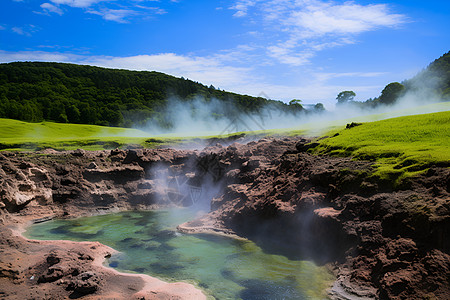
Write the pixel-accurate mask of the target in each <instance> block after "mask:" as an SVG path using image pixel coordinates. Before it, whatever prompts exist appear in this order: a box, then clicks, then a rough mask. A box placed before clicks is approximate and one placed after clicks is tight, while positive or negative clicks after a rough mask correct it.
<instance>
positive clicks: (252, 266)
mask: <svg viewBox="0 0 450 300" xmlns="http://www.w3.org/2000/svg"><path fill="white" fill-rule="evenodd" d="M194 217H195V213H194V212H192V211H190V210H189V209H176V210H170V211H166V210H160V211H132V212H121V213H116V214H109V215H100V216H93V217H83V218H78V219H73V220H53V221H49V222H45V223H41V224H35V225H33V226H31V227H30V228H29V229H28V230H27V232H26V233H25V236H26V237H28V238H31V239H40V240H61V239H66V240H73V241H99V242H101V243H103V244H105V245H108V246H110V247H112V248H114V249H116V250H118V251H120V253H119V254H115V255H113V256H112V257H111V258H109V259H108V260H107V261H106V262H105V264H106V265H108V266H110V267H112V268H115V269H118V270H120V271H123V272H135V273H144V274H148V275H150V276H154V277H157V278H160V279H162V280H165V281H169V282H174V281H186V282H189V283H193V284H194V285H196V286H197V287H199V288H200V289H202V290H203V291H204V292H205V293H206V294H208V295H210V296H212V297H214V298H215V299H258V300H261V299H271V300H273V299H323V298H325V292H324V291H325V289H326V288H327V287H328V286H329V285H330V283H331V282H332V281H333V276H332V275H331V274H330V273H329V272H328V271H327V269H326V268H325V267H319V266H317V265H315V264H314V263H313V262H310V261H303V260H291V259H288V258H287V257H285V256H281V255H274V254H270V253H264V252H263V250H262V249H261V248H260V247H258V246H257V245H256V244H255V243H253V242H252V241H247V240H237V239H233V238H228V237H224V236H217V235H209V234H194V235H191V234H181V233H179V232H177V231H176V226H177V225H179V224H181V223H184V222H186V221H189V220H192V219H193V218H194Z"/></svg>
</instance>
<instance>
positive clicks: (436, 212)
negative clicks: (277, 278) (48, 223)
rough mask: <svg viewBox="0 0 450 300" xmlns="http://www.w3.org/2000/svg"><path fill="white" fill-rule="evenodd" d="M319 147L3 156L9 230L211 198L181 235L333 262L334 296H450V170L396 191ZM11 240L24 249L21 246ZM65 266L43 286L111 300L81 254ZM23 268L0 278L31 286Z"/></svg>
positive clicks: (0, 185) (43, 274)
mask: <svg viewBox="0 0 450 300" xmlns="http://www.w3.org/2000/svg"><path fill="white" fill-rule="evenodd" d="M313 146H314V145H312V144H310V143H309V141H308V140H306V139H301V138H279V139H267V138H264V139H261V140H259V141H253V142H249V143H247V144H239V143H234V144H231V145H229V146H227V147H225V146H223V145H220V144H215V145H212V146H209V147H206V148H204V149H203V150H196V151H190V150H189V151H188V150H174V149H158V150H149V149H139V150H127V151H124V150H119V149H116V150H112V151H97V152H88V151H83V150H77V151H68V152H61V153H55V152H52V151H43V152H41V153H26V154H25V153H3V154H0V162H1V168H0V214H1V215H0V220H3V222H4V223H5V224H8V225H11V224H14V222H24V220H31V219H33V220H35V221H37V222H40V220H45V219H46V218H53V217H73V216H78V215H81V214H92V213H96V212H99V211H103V210H123V209H148V208H155V207H158V206H168V205H192V204H193V203H195V195H196V193H197V194H199V193H202V197H203V198H208V199H211V202H210V208H211V211H210V213H208V214H207V215H205V216H203V217H201V218H199V219H197V220H194V221H192V222H189V223H186V224H182V225H180V226H179V229H180V230H181V231H185V232H189V233H195V232H214V233H222V234H235V235H238V236H241V237H245V238H250V239H252V240H254V241H255V242H256V243H258V244H259V245H260V246H261V247H263V248H264V250H265V251H269V252H272V253H280V254H283V255H286V256H288V257H292V258H295V259H304V258H307V259H312V260H315V261H316V262H317V263H319V264H327V265H328V266H330V268H333V270H334V273H335V274H336V278H337V280H336V282H335V283H334V285H333V287H331V288H330V290H329V295H330V297H331V298H336V299H346V298H348V299H353V298H358V299H424V298H429V299H433V298H437V299H445V298H448V297H449V296H450V277H449V276H448V274H450V256H449V253H450V243H449V241H448V239H447V238H446V237H447V236H449V233H450V211H449V210H450V205H449V201H450V170H449V169H444V168H439V167H433V168H430V169H429V171H427V173H425V174H422V175H420V176H418V177H416V178H412V179H409V180H408V181H406V182H405V183H404V184H403V185H402V186H401V188H399V189H397V190H393V189H392V186H390V185H388V184H386V183H385V182H380V181H377V179H376V177H373V176H371V174H372V172H373V167H372V164H371V163H370V162H362V161H353V160H351V159H346V158H331V157H320V156H312V155H310V154H308V149H309V148H311V147H313ZM2 239H7V240H8V241H9V242H7V243H6V244H7V245H9V246H5V249H6V248H7V247H10V248H14V246H13V245H14V243H15V242H14V241H15V239H14V238H11V236H9V237H8V236H3V237H2ZM14 255H17V254H14ZM14 255H12V257H14ZM86 255H87V256H84V257H89V255H91V254H89V253H86ZM55 257H57V258H59V261H57V259H56V258H55ZM55 257H53V256H47V257H46V258H45V257H42V258H41V263H40V264H39V265H36V267H35V269H36V270H37V269H38V270H40V271H39V274H37V273H36V275H35V276H37V277H35V278H36V280H37V281H40V282H39V284H51V285H52V288H55V289H57V286H58V284H57V283H58V282H60V281H61V280H63V281H64V284H63V286H64V291H65V293H67V292H70V293H74V295H80V296H82V295H90V294H92V295H99V294H102V293H103V292H104V291H105V289H104V285H103V284H104V282H105V280H104V279H102V276H99V275H98V274H97V273H95V272H94V273H89V271H90V270H88V269H80V270H79V271H78V273H76V272H75V273H73V272H72V271H71V270H72V269H71V266H73V265H77V264H78V263H75V261H76V260H74V257H76V255H75V256H73V257H72V258H71V260H70V262H68V261H67V260H65V259H63V256H62V254H57V255H56V256H55ZM91 257H93V256H92V255H91ZM85 262H87V263H88V264H89V259H86V260H83V261H82V262H80V263H81V264H84V263H85ZM92 263H93V262H90V264H92ZM20 270H21V268H20V267H19V266H17V265H15V264H12V265H6V264H3V265H2V266H1V268H0V278H8V280H10V281H12V282H15V281H17V280H19V281H20V280H21V279H20V278H25V277H23V275H21V274H22V273H21V271H20ZM2 276H3V277H2ZM21 276H22V277H21ZM19 281H17V282H19ZM54 285H56V286H55V287H53V286H54ZM142 295H144V296H145V295H147V296H148V295H151V294H148V293H146V292H143V294H142Z"/></svg>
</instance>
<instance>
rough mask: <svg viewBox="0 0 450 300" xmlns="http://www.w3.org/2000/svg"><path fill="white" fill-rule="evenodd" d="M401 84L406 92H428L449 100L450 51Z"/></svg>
mask: <svg viewBox="0 0 450 300" xmlns="http://www.w3.org/2000/svg"><path fill="white" fill-rule="evenodd" d="M403 84H404V85H405V87H406V89H407V90H414V89H416V90H425V91H430V92H433V93H435V94H436V95H437V96H440V97H442V98H443V99H450V51H449V52H447V53H446V54H444V55H442V56H441V57H439V58H438V59H436V60H435V61H433V62H432V63H431V64H429V65H428V67H427V68H425V69H424V70H423V71H421V72H419V74H417V75H416V76H414V77H413V78H411V79H410V80H406V81H405V82H403Z"/></svg>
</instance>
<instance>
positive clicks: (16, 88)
mask: <svg viewBox="0 0 450 300" xmlns="http://www.w3.org/2000/svg"><path fill="white" fill-rule="evenodd" d="M171 96H174V97H177V98H179V99H181V100H182V101H189V100H192V99H193V98H194V97H196V96H201V98H202V101H205V102H208V101H209V100H210V99H212V98H216V99H219V100H220V101H223V102H224V103H230V104H231V106H232V107H235V109H237V110H238V111H245V112H257V111H258V110H259V109H260V108H261V107H263V106H265V105H267V104H271V105H275V106H276V107H278V108H281V109H289V108H290V106H289V105H286V104H284V103H282V102H280V101H273V100H267V99H265V98H261V97H259V98H256V97H251V96H246V95H239V94H235V93H230V92H225V91H222V90H218V89H216V88H215V87H213V86H210V87H207V86H205V85H202V84H200V83H197V82H194V81H192V80H189V79H184V78H176V77H173V76H169V75H167V74H163V73H158V72H147V71H128V70H118V69H105V68H99V67H92V66H82V65H75V64H65V63H45V62H15V63H8V64H0V117H2V118H10V119H16V120H22V121H29V122H40V121H43V120H46V121H54V122H59V123H79V124H94V125H106V126H122V127H130V126H132V125H140V124H144V123H145V122H146V121H147V120H148V119H150V118H151V119H153V120H156V121H157V122H158V123H159V124H160V125H161V126H167V127H170V125H171V124H170V121H167V120H166V118H165V115H164V113H163V111H164V109H165V106H166V105H167V103H168V102H167V101H168V100H167V99H168V98H170V97H171ZM291 108H293V107H291ZM295 108H296V109H298V107H295ZM221 113H222V114H223V112H220V111H218V112H217V114H218V115H219V116H220V114H221Z"/></svg>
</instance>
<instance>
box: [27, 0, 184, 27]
mask: <svg viewBox="0 0 450 300" xmlns="http://www.w3.org/2000/svg"><path fill="white" fill-rule="evenodd" d="M48 1H50V2H51V3H43V4H42V5H41V8H42V9H43V10H44V12H43V13H42V12H35V13H37V14H47V15H48V13H49V12H53V13H57V14H59V15H62V14H63V13H64V12H63V10H62V6H63V5H65V6H68V7H73V8H81V9H83V10H84V11H85V12H86V13H90V14H95V15H99V16H101V17H102V18H103V19H105V20H108V21H114V22H118V23H128V20H129V19H130V18H131V17H135V16H148V15H149V14H151V15H163V14H166V13H167V11H166V10H165V9H163V8H160V7H149V6H145V5H141V4H143V3H144V2H153V3H155V4H156V3H157V2H160V1H158V0H120V1H117V0H48ZM171 2H177V1H171Z"/></svg>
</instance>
